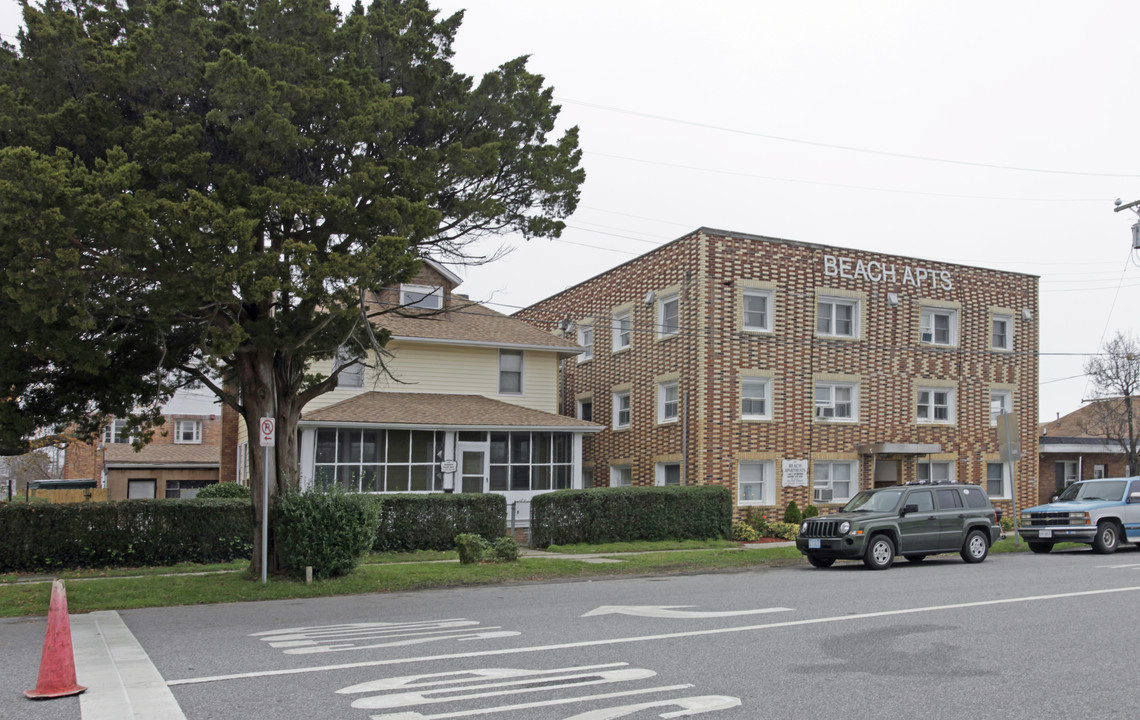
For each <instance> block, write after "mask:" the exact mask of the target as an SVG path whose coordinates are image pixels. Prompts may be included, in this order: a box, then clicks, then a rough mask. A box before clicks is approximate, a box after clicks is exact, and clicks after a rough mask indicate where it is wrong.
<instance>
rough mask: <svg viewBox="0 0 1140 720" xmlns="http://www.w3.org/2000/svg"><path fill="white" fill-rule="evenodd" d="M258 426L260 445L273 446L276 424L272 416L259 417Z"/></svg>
mask: <svg viewBox="0 0 1140 720" xmlns="http://www.w3.org/2000/svg"><path fill="white" fill-rule="evenodd" d="M258 428H259V429H260V430H261V447H273V444H274V440H275V439H276V435H277V426H276V423H275V422H274V420H273V418H271V417H263V418H261V422H260V423H258Z"/></svg>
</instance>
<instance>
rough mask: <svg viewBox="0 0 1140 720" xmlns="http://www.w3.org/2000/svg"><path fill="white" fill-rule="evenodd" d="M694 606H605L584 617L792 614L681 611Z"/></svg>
mask: <svg viewBox="0 0 1140 720" xmlns="http://www.w3.org/2000/svg"><path fill="white" fill-rule="evenodd" d="M688 607H695V606H693V605H603V606H601V607H600V608H596V609H594V610H591V611H590V612H588V613H586V614H585V615H583V616H582V617H593V616H594V615H637V616H639V617H651V618H719V617H735V616H737V615H763V614H765V613H776V612H790V611H791V610H792V608H786V607H773V608H756V609H755V610H679V609H678V608H688Z"/></svg>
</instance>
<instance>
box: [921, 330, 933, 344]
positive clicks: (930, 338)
mask: <svg viewBox="0 0 1140 720" xmlns="http://www.w3.org/2000/svg"><path fill="white" fill-rule="evenodd" d="M922 341H923V342H925V343H928V342H934V333H928V332H924V333H923V334H922Z"/></svg>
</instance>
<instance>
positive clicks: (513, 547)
mask: <svg viewBox="0 0 1140 720" xmlns="http://www.w3.org/2000/svg"><path fill="white" fill-rule="evenodd" d="M491 556H492V557H493V558H494V561H495V562H514V561H515V560H518V559H519V544H518V543H517V542H515V539H514V538H509V537H501V538H495V541H494V542H492V543H491Z"/></svg>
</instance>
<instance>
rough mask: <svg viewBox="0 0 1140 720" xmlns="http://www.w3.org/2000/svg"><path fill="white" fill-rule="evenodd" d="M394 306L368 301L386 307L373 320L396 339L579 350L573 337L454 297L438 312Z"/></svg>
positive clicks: (375, 306) (567, 351)
mask: <svg viewBox="0 0 1140 720" xmlns="http://www.w3.org/2000/svg"><path fill="white" fill-rule="evenodd" d="M395 307H396V306H394V305H388V304H385V303H371V308H372V309H374V310H378V311H384V310H386V311H387V312H383V313H382V314H377V315H375V316H374V318H373V321H374V322H375V323H376V325H378V326H380V327H383V328H387V329H388V330H389V331H390V332H391V333H392V337H393V338H394V339H396V340H405V341H419V342H449V343H450V342H454V343H460V344H468V345H483V346H489V347H520V348H530V349H536V350H554V351H556V352H560V353H563V354H566V355H577V354H579V353H581V352H582V351H583V348H582V347H581V346H580V345H578V344H577V343H576V342H574V341H573V340H568V339H566V338H561V337H558V336H557V335H552V334H550V333H548V332H546V331H544V330H541V329H539V328H537V327H535V326H533V325H531V324H530V323H528V322H526V321H525V320H520V319H518V318H513V317H510V316H507V315H503V314H502V313H499V312H496V311H494V310H492V309H491V308H488V307H485V306H483V305H479V304H477V303H468V302H466V301H460V300H459V299H457V298H453V299H452V300H451V305H450V307H449V308H448V309H447V310H446V311H444V312H438V313H425V312H418V311H414V310H412V311H408V310H396V309H395Z"/></svg>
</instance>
